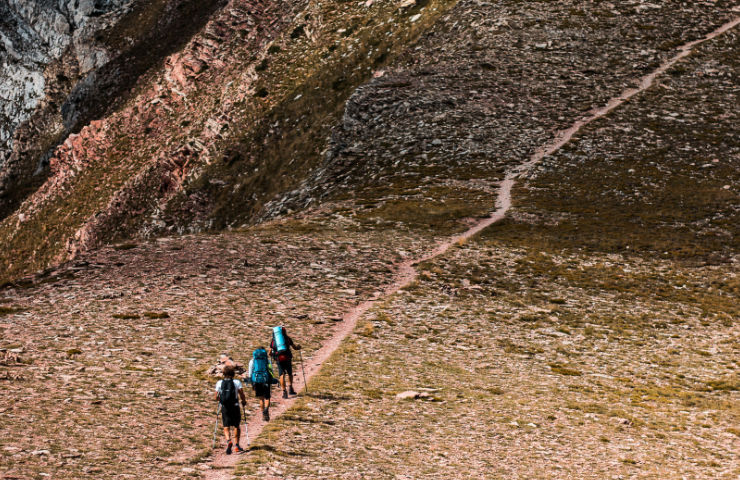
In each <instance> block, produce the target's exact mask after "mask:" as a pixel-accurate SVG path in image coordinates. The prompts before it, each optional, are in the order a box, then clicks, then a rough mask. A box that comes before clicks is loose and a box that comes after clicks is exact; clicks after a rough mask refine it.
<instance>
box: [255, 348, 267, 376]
mask: <svg viewBox="0 0 740 480" xmlns="http://www.w3.org/2000/svg"><path fill="white" fill-rule="evenodd" d="M269 382H270V371H269V366H268V363H267V352H266V351H265V349H264V348H258V349H257V350H255V351H254V353H252V383H253V384H254V383H268V384H269Z"/></svg>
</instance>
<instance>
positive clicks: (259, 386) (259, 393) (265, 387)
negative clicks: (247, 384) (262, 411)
mask: <svg viewBox="0 0 740 480" xmlns="http://www.w3.org/2000/svg"><path fill="white" fill-rule="evenodd" d="M252 388H254V396H255V397H257V398H264V399H265V400H269V399H270V384H269V383H255V384H254V385H252Z"/></svg>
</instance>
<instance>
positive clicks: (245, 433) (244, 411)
mask: <svg viewBox="0 0 740 480" xmlns="http://www.w3.org/2000/svg"><path fill="white" fill-rule="evenodd" d="M242 414H243V415H244V439H245V440H246V441H247V448H249V425H248V424H247V406H246V405H242Z"/></svg>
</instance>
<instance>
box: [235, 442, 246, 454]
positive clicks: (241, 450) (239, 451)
mask: <svg viewBox="0 0 740 480" xmlns="http://www.w3.org/2000/svg"><path fill="white" fill-rule="evenodd" d="M234 452H236V453H244V449H243V448H242V447H240V446H239V444H238V443H237V444H236V447H234Z"/></svg>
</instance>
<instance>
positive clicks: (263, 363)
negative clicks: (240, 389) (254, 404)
mask: <svg viewBox="0 0 740 480" xmlns="http://www.w3.org/2000/svg"><path fill="white" fill-rule="evenodd" d="M248 375H249V376H248V378H249V381H250V382H251V383H252V388H253V389H254V396H255V397H257V398H259V400H260V408H261V409H262V419H263V420H264V421H266V422H267V421H269V420H270V387H271V386H272V384H273V383H277V381H276V380H275V379H274V378H273V376H272V365H271V364H270V361H269V359H268V357H267V351H266V350H265V349H264V348H263V347H259V348H257V349H256V350H255V351H254V352H252V359H251V360H250V361H249V373H248Z"/></svg>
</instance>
